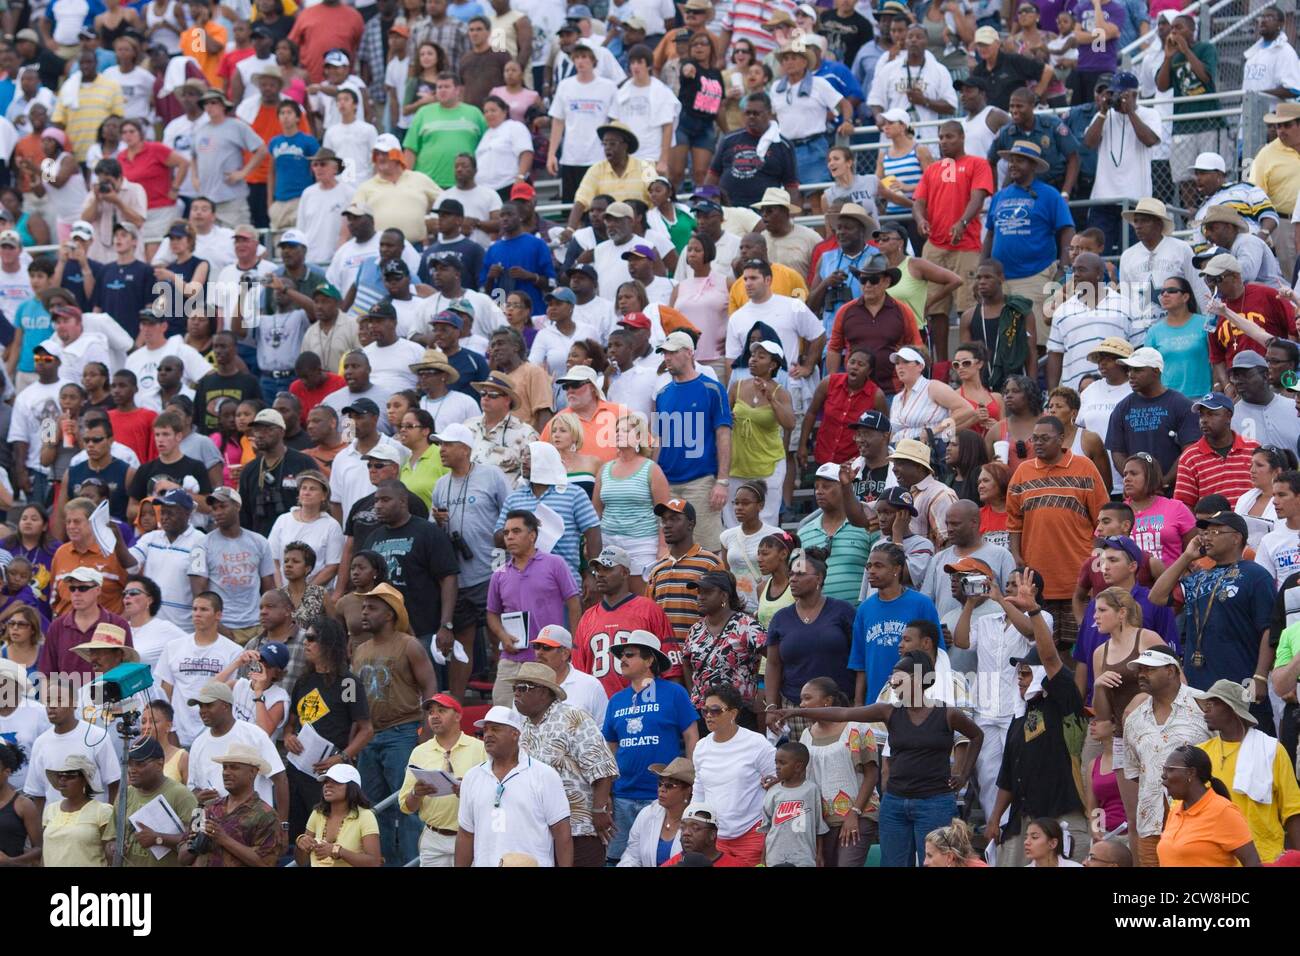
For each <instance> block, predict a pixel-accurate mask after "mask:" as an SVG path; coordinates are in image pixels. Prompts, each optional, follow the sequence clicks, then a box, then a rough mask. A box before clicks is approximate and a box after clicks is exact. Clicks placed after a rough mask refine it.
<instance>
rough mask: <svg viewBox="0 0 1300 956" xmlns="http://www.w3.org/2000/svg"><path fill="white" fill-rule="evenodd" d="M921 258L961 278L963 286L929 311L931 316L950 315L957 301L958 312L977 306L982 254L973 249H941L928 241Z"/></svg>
mask: <svg viewBox="0 0 1300 956" xmlns="http://www.w3.org/2000/svg"><path fill="white" fill-rule="evenodd" d="M921 258H922V259H924V260H925V261H926V262H933V263H934V264H935V265H936V266H942V267H943V268H945V269H948V270H951V271H952V272H955V273H957V275H959V276H961V285H960V286H959V287H958V288H957V291H956V292H954V293H951V294H950V295H946V296H944V297H943V298H942V299H940V300H939V301H938V302H936V303H935V304H934V306H933V307H932V308H931V309H929V310H928V311H929V313H930V314H931V315H948V314H949V313H950V312H951V311H952V307H953V301H954V300H956V304H957V311H958V312H965V311H966V310H967V309H969V308H972V307H974V305H975V270H976V269H978V268H979V265H980V254H979V253H978V252H976V251H974V250H971V249H940V248H939V247H938V246H936V245H935V244H934V243H933V242H929V241H927V242H926V244H925V247H924V248H922V250H921Z"/></svg>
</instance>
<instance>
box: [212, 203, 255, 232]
mask: <svg viewBox="0 0 1300 956" xmlns="http://www.w3.org/2000/svg"><path fill="white" fill-rule="evenodd" d="M217 218H218V219H219V220H221V222H222V224H223V225H226V226H229V227H230V228H231V229H234V228H235V227H236V226H239V225H247V224H248V223H250V222H252V221H253V214H252V213H251V212H249V211H248V200H247V199H246V198H243V197H241V198H239V199H227V200H226V201H225V202H219V203H217Z"/></svg>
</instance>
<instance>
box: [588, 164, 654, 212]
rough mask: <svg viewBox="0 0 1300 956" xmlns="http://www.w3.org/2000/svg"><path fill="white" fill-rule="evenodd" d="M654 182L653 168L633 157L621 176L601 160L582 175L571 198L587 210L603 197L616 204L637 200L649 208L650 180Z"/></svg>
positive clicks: (651, 165) (652, 165)
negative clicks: (609, 197) (607, 197)
mask: <svg viewBox="0 0 1300 956" xmlns="http://www.w3.org/2000/svg"><path fill="white" fill-rule="evenodd" d="M654 178H655V168H654V164H653V163H647V162H646V161H645V160H643V159H637V158H636V157H635V156H629V157H628V159H627V168H626V169H624V170H623V175H622V176H620V175H619V174H618V173H616V172H614V167H613V166H611V165H610V164H609V160H606V159H602V160H601V161H600V162H598V163H596V164H595V165H594V166H589V167H588V168H587V171H586V172H585V173H583V176H582V182H580V183H579V184H578V191H577V192H575V193H574V194H573V201H574V202H580V203H582V204H583V205H584V206H590V205H591V201H592V200H593V199H595V198H596V197H597V196H600V195H606V196H613V197H614V199H615V200H617V201H619V202H627V201H628V200H629V199H639V200H641V201H642V202H643V203H645V204H646V205H649V204H650V180H652V179H654Z"/></svg>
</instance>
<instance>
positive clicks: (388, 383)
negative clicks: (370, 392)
mask: <svg viewBox="0 0 1300 956" xmlns="http://www.w3.org/2000/svg"><path fill="white" fill-rule="evenodd" d="M362 351H363V352H365V353H366V358H368V359H370V381H371V382H373V383H374V384H375V385H378V386H379V387H380V388H381V389H383V390H384V391H386V392H387V393H388V394H390V395H391V394H392V393H393V392H400V391H402V389H405V388H415V387H416V385H417V384H418V383H417V379H416V375H415V373H414V372H412V371H411V366H412V365H414V364H415V363H416V362H419V361H421V360H422V359H423V358H424V346H423V345H419V344H417V343H415V342H412V341H411V340H410V339H398V340H397V341H396V342H394V343H393V344H392V345H384V346H381V345H380V344H379V343H378V342H371V343H370V344H369V345H367V346H366V347H365V348H364V349H362Z"/></svg>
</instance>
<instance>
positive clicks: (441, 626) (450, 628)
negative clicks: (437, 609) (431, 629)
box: [438, 621, 456, 631]
mask: <svg viewBox="0 0 1300 956" xmlns="http://www.w3.org/2000/svg"><path fill="white" fill-rule="evenodd" d="M444 628H445V629H446V630H448V631H454V630H456V627H455V625H453V624H452V623H451V621H443V622H442V623H441V624H439V625H438V630H440V631H441V630H443V629H444Z"/></svg>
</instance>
